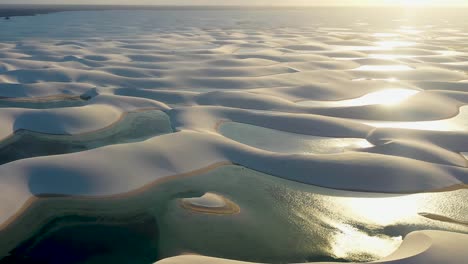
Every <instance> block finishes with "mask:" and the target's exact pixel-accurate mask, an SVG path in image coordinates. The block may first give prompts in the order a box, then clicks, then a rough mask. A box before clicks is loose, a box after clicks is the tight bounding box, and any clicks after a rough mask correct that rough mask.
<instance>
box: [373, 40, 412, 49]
mask: <svg viewBox="0 0 468 264" xmlns="http://www.w3.org/2000/svg"><path fill="white" fill-rule="evenodd" d="M376 43H377V45H379V46H383V47H386V48H390V49H393V48H398V47H410V46H414V45H416V44H417V43H416V42H412V41H379V42H376Z"/></svg>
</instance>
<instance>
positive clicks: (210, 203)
mask: <svg viewBox="0 0 468 264" xmlns="http://www.w3.org/2000/svg"><path fill="white" fill-rule="evenodd" d="M180 205H181V206H182V207H183V208H185V209H187V210H190V211H193V212H197V213H204V214H215V215H233V214H238V213H240V207H239V206H238V205H237V204H235V203H234V202H232V201H231V200H229V199H227V198H225V197H223V196H221V195H219V194H215V193H205V194H204V195H203V196H201V197H196V198H184V199H181V200H180Z"/></svg>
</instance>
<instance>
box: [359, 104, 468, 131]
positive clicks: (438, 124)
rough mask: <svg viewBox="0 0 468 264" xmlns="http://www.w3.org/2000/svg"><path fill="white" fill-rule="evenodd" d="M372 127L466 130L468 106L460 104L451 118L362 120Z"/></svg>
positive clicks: (467, 125) (467, 127) (467, 126)
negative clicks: (408, 120) (403, 120)
mask: <svg viewBox="0 0 468 264" xmlns="http://www.w3.org/2000/svg"><path fill="white" fill-rule="evenodd" d="M363 123H364V124H366V125H370V126H373V127H389V128H405V129H416V130H429V131H466V130H468V106H462V107H461V108H460V113H459V114H458V115H457V116H455V117H452V118H448V119H443V120H434V121H416V122H391V121H369V120H366V121H364V122H363Z"/></svg>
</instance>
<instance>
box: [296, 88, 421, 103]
mask: <svg viewBox="0 0 468 264" xmlns="http://www.w3.org/2000/svg"><path fill="white" fill-rule="evenodd" d="M417 93H419V91H417V90H412V89H402V88H395V89H385V90H381V91H377V92H372V93H369V94H366V95H364V96H362V97H358V98H355V99H349V100H342V101H302V102H298V103H297V104H299V105H302V106H313V107H350V106H363V105H377V104H379V105H396V104H399V103H401V102H403V101H404V100H406V99H408V98H410V97H411V96H413V95H415V94H417Z"/></svg>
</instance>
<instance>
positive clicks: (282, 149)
mask: <svg viewBox="0 0 468 264" xmlns="http://www.w3.org/2000/svg"><path fill="white" fill-rule="evenodd" d="M219 132H220V133H221V134H222V135H223V136H225V137H228V138H230V139H232V140H235V141H237V142H240V143H243V144H246V145H249V146H252V147H254V148H259V149H263V150H267V151H271V152H278V153H304V154H307V153H309V154H310V153H315V154H330V153H340V152H345V151H352V150H354V149H361V148H368V147H372V146H373V145H372V144H371V143H369V142H368V141H367V140H365V139H360V138H331V137H317V136H310V135H302V134H295V133H288V132H283V131H279V130H275V129H270V128H265V127H260V126H253V125H249V124H243V123H236V122H226V123H223V124H222V125H221V126H220V127H219Z"/></svg>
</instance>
